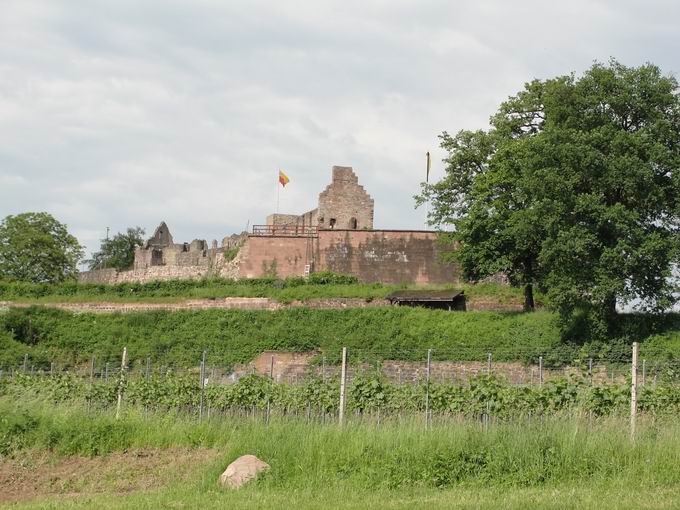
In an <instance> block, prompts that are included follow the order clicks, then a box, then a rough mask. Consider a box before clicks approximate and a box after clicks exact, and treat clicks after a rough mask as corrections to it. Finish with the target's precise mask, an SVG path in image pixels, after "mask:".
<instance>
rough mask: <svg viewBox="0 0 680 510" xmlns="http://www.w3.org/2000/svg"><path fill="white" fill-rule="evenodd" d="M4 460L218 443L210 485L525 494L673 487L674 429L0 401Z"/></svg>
mask: <svg viewBox="0 0 680 510" xmlns="http://www.w3.org/2000/svg"><path fill="white" fill-rule="evenodd" d="M0 416H2V418H0V448H2V451H1V453H3V454H5V455H7V454H10V455H11V454H21V452H22V451H27V450H38V451H50V452H54V453H56V454H57V455H72V454H81V455H104V454H107V453H109V452H113V451H121V450H126V449H130V448H146V447H154V448H167V447H173V446H184V447H210V448H219V449H220V450H221V451H222V452H223V455H222V456H221V458H220V460H219V462H217V463H216V464H215V465H212V466H210V467H209V468H208V473H207V475H208V476H207V479H210V480H215V479H216V478H217V476H218V475H219V472H220V470H221V469H224V467H225V466H226V464H227V463H228V462H230V461H231V460H233V459H234V458H236V457H238V456H240V455H243V454H254V455H257V456H258V457H260V458H261V459H263V460H265V461H266V462H268V463H269V464H270V465H271V466H272V469H271V471H270V472H269V473H267V475H265V476H264V477H263V478H262V480H261V481H260V482H258V485H259V486H260V487H264V488H266V487H270V488H286V489H301V490H302V489H309V488H320V489H321V488H328V487H343V486H351V487H356V488H360V489H380V490H383V489H384V490H393V489H398V488H408V487H410V488H416V487H429V488H435V487H436V488H446V487H453V486H459V485H462V486H489V485H497V486H507V487H529V486H542V485H545V484H564V483H578V482H586V481H587V482H588V483H604V482H607V481H612V480H619V481H621V480H630V481H631V482H632V481H634V483H635V484H636V485H650V486H653V485H672V484H677V483H680V470H678V469H677V464H678V461H679V460H680V425H678V424H677V423H668V422H649V423H646V424H645V425H644V426H642V427H640V431H639V435H638V437H637V438H636V440H635V441H631V440H630V438H629V437H628V428H627V426H626V423H625V421H623V420H617V419H605V420H597V421H595V422H593V423H590V424H589V423H588V422H587V421H582V420H578V419H573V420H569V421H558V420H549V419H547V420H543V421H541V422H537V421H526V422H513V423H505V424H494V425H492V426H490V427H488V429H485V428H483V427H480V426H479V425H478V424H477V423H474V422H461V423H459V424H458V425H457V426H451V424H448V425H446V426H443V425H441V426H440V425H435V426H434V427H433V428H432V429H431V430H424V428H423V427H422V424H419V423H416V422H402V423H390V424H383V425H380V426H375V425H367V424H357V423H355V424H352V423H350V424H349V425H347V426H345V427H339V426H337V425H328V424H326V425H320V424H313V423H306V422H304V421H296V420H285V421H284V420H282V421H273V422H271V423H270V424H269V425H265V424H264V423H262V422H261V421H255V420H247V419H238V420H226V419H210V420H204V421H203V422H201V423H198V422H197V421H196V420H195V419H191V418H187V417H182V416H179V415H162V416H159V415H151V416H150V417H147V418H145V417H144V416H143V415H142V414H138V413H134V412H133V413H128V414H126V415H125V416H124V417H123V419H121V420H119V421H116V420H115V419H114V418H113V416H112V415H111V414H93V413H87V412H86V411H85V410H84V409H82V408H78V407H56V408H55V407H52V406H47V407H46V406H42V405H38V404H35V403H29V404H28V405H26V406H17V404H16V403H14V402H11V403H10V402H7V401H0Z"/></svg>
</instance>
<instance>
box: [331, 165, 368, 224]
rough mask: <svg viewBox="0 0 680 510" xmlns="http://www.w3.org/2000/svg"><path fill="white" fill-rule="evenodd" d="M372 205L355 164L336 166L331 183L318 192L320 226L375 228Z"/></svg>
mask: <svg viewBox="0 0 680 510" xmlns="http://www.w3.org/2000/svg"><path fill="white" fill-rule="evenodd" d="M373 209H374V203H373V199H372V198H371V196H370V195H369V194H368V193H366V190H364V187H363V186H361V185H359V180H358V178H357V176H356V174H355V173H354V171H353V170H352V167H344V166H334V167H333V180H332V182H331V184H330V185H328V187H327V188H326V189H325V190H324V191H322V192H321V194H320V195H319V210H318V225H319V228H335V229H372V228H373Z"/></svg>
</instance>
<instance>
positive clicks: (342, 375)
mask: <svg viewBox="0 0 680 510" xmlns="http://www.w3.org/2000/svg"><path fill="white" fill-rule="evenodd" d="M346 383H347V347H343V348H342V368H341V370H340V410H339V414H338V421H339V423H340V425H342V424H343V423H344V422H345V385H346Z"/></svg>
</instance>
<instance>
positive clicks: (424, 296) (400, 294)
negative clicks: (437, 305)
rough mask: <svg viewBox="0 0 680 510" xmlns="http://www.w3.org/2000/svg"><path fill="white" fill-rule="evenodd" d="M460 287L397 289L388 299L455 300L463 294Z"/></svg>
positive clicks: (393, 300) (392, 300)
mask: <svg viewBox="0 0 680 510" xmlns="http://www.w3.org/2000/svg"><path fill="white" fill-rule="evenodd" d="M463 293H464V291H462V290H460V289H444V290H395V291H394V292H392V293H391V294H389V295H388V296H387V300H388V301H391V302H395V301H453V300H455V299H456V298H457V297H458V296H462V295H463Z"/></svg>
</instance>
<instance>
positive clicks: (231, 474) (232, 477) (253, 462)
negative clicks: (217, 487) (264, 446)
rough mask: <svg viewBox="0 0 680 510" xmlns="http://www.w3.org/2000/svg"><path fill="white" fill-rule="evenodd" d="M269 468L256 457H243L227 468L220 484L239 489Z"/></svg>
mask: <svg viewBox="0 0 680 510" xmlns="http://www.w3.org/2000/svg"><path fill="white" fill-rule="evenodd" d="M269 467H270V466H269V464H267V463H266V462H263V461H261V460H260V459H258V458H257V457H255V455H242V456H241V457H239V458H238V459H236V460H235V461H234V462H232V463H231V464H229V465H228V466H227V469H226V470H225V471H224V473H222V475H221V476H220V484H221V485H223V486H225V487H230V488H232V489H238V488H239V487H241V486H242V485H243V484H245V483H247V482H249V481H250V480H252V479H254V478H256V477H257V475H258V474H259V473H260V472H262V471H266V470H267V469H269Z"/></svg>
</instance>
